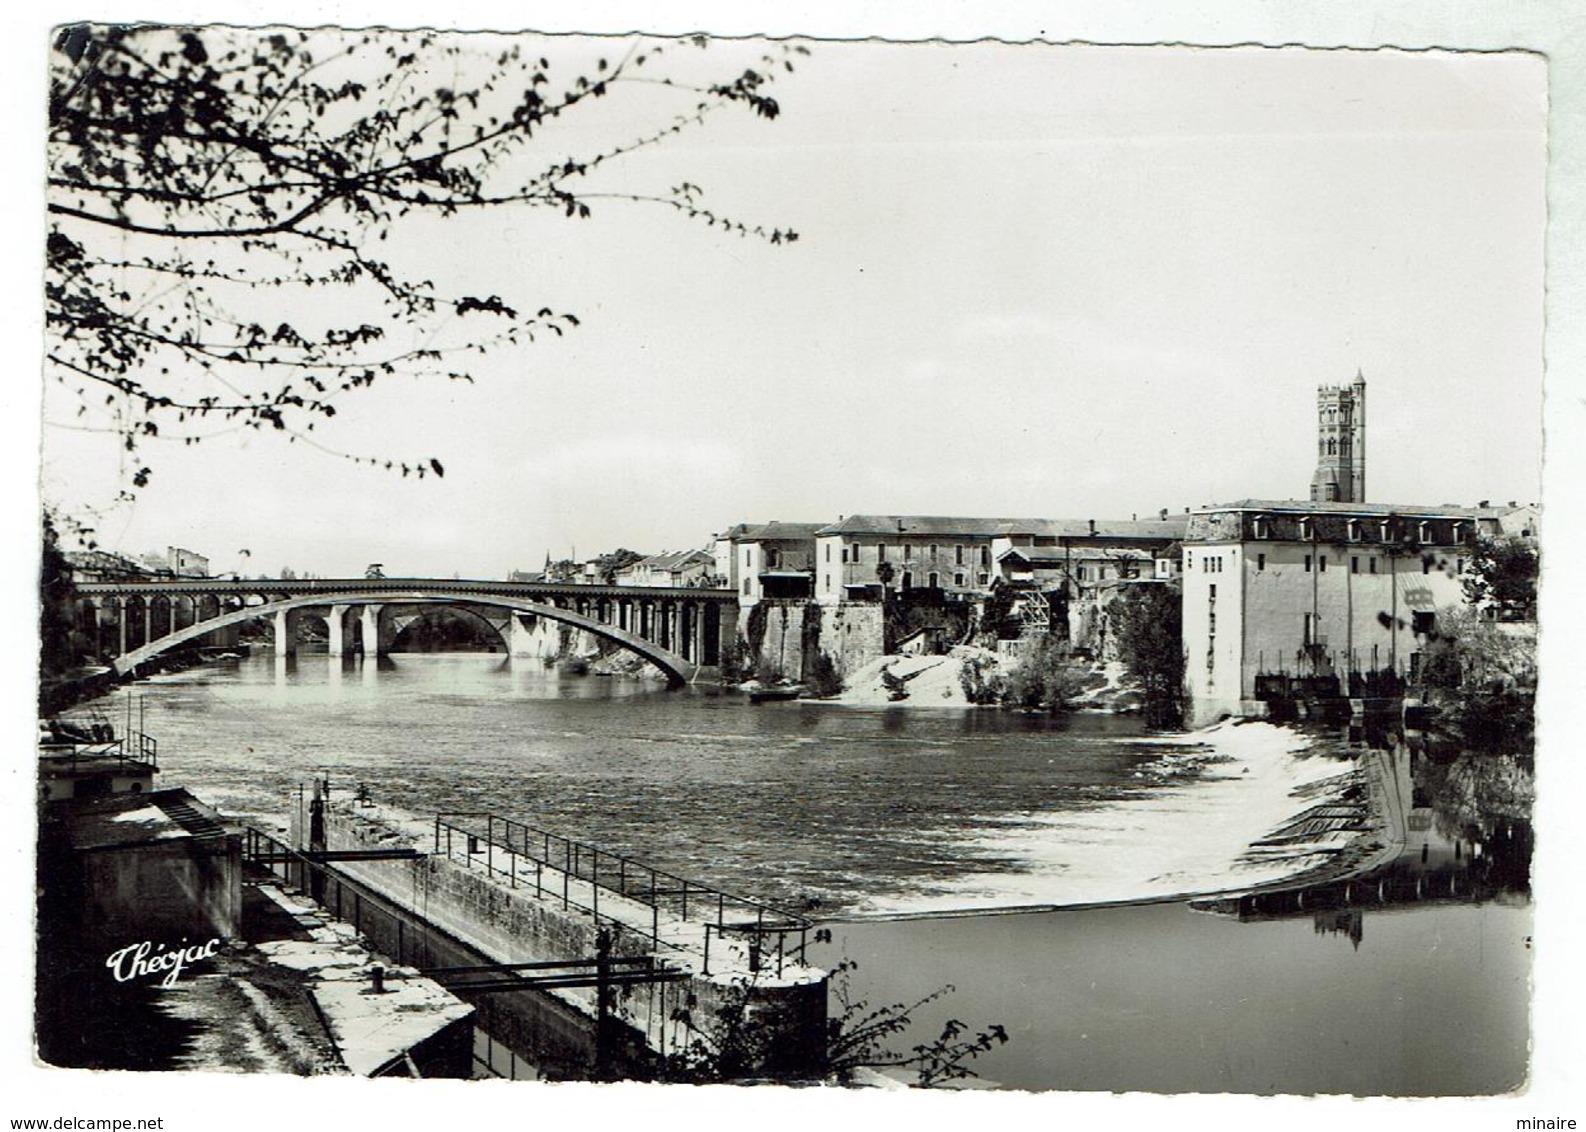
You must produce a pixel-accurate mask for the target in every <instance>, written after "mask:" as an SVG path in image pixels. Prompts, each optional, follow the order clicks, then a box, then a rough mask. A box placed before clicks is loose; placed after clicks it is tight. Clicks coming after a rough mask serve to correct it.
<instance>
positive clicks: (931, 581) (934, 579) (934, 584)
mask: <svg viewBox="0 0 1586 1132" xmlns="http://www.w3.org/2000/svg"><path fill="white" fill-rule="evenodd" d="M933 549H934V548H933ZM925 584H926V585H927V586H929V587H930V588H931V589H933V590H935V589H940V588H941V585H942V576H941V575H940V574H938V573H937V572H936V571H935V570H932V571H931V572H930V573H929V574H927V575H925Z"/></svg>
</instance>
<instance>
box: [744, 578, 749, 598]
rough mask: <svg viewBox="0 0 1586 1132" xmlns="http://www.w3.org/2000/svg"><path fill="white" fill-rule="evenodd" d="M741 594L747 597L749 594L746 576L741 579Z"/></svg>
mask: <svg viewBox="0 0 1586 1132" xmlns="http://www.w3.org/2000/svg"><path fill="white" fill-rule="evenodd" d="M743 596H744V597H748V596H749V579H748V578H745V579H744V580H743Z"/></svg>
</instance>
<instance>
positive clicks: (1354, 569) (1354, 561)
mask: <svg viewBox="0 0 1586 1132" xmlns="http://www.w3.org/2000/svg"><path fill="white" fill-rule="evenodd" d="M1349 572H1350V573H1351V574H1358V573H1360V555H1358V554H1351V555H1350V556H1349Z"/></svg>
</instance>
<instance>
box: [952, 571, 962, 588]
mask: <svg viewBox="0 0 1586 1132" xmlns="http://www.w3.org/2000/svg"><path fill="white" fill-rule="evenodd" d="M963 584H964V572H963V571H962V570H960V571H959V572H958V573H956V574H954V575H953V585H955V586H960V587H961V586H962V585H963Z"/></svg>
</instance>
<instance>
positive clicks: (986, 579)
mask: <svg viewBox="0 0 1586 1132" xmlns="http://www.w3.org/2000/svg"><path fill="white" fill-rule="evenodd" d="M980 584H981V585H983V586H989V585H991V575H990V574H982V575H980Z"/></svg>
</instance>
